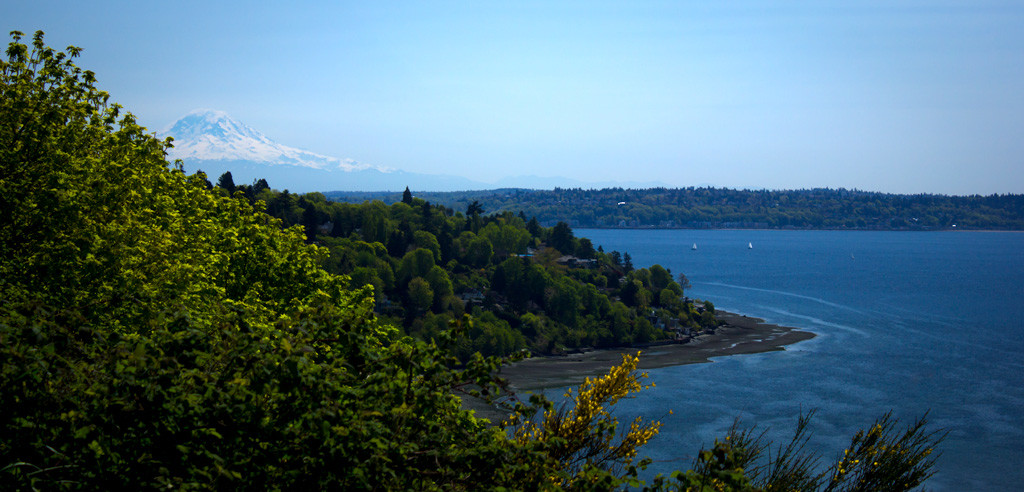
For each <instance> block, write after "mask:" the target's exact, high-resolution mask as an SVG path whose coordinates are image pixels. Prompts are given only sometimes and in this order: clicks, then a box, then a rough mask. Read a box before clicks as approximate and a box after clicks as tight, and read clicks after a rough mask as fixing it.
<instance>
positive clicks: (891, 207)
mask: <svg viewBox="0 0 1024 492" xmlns="http://www.w3.org/2000/svg"><path fill="white" fill-rule="evenodd" d="M415 194H416V196H418V197H421V198H423V199H426V200H430V201H432V202H434V203H438V204H442V205H445V206H448V207H454V208H456V209H459V208H464V207H465V206H466V205H468V204H469V203H472V202H474V201H476V202H477V203H479V204H480V205H481V206H483V207H484V208H486V209H488V210H494V211H497V212H500V211H505V210H511V211H517V212H518V211H522V212H523V213H525V214H526V215H527V216H530V217H536V218H537V220H539V221H540V222H541V224H544V225H553V224H555V223H557V222H559V221H562V222H565V223H567V224H569V225H570V226H572V227H580V228H682V229H849V230H896V231H903V230H913V231H933V230H957V229H959V230H1024V195H988V196H981V195H972V196H949V195H933V194H918V195H899V194H890V193H878V192H868V191H860V190H847V189H842V188H840V189H827V188H820V189H809V190H733V189H726V188H707V187H705V188H695V187H690V188H650V189H622V188H605V189H600V190H587V189H579V188H571V189H569V188H556V189H554V190H528V189H519V188H510V189H498V190H483V191H462V192H430V191H416V192H415ZM324 195H325V196H326V197H327V198H329V199H331V200H337V201H347V202H362V201H365V200H382V201H384V202H385V203H393V202H395V201H397V200H399V199H400V198H401V194H400V193H392V192H376V193H369V192H325V193H324Z"/></svg>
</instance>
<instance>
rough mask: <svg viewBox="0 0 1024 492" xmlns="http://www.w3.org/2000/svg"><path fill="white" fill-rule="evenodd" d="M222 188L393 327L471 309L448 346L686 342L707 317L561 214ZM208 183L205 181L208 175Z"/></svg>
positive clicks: (420, 332)
mask: <svg viewBox="0 0 1024 492" xmlns="http://www.w3.org/2000/svg"><path fill="white" fill-rule="evenodd" d="M216 181H217V185H216V187H215V188H216V190H217V191H218V192H219V193H221V194H222V195H224V196H231V195H232V194H235V193H237V194H238V196H240V197H243V198H245V199H246V200H248V201H249V202H250V203H252V204H253V205H256V204H257V203H262V204H264V206H265V207H266V211H267V213H268V214H270V215H271V216H274V217H276V218H278V219H280V220H281V224H282V226H283V227H292V226H298V227H301V228H302V230H303V231H304V232H305V235H306V238H307V241H308V242H310V243H315V244H317V245H319V246H321V247H323V248H325V249H326V250H327V252H328V255H327V256H326V257H325V259H324V261H323V264H322V265H323V267H324V268H325V269H326V270H327V271H329V272H331V273H335V274H343V275H347V276H349V277H350V278H351V282H352V285H353V287H361V286H364V285H372V286H373V288H374V293H375V300H376V302H377V306H378V310H377V311H378V315H379V316H380V317H381V318H382V319H383V320H385V321H387V322H390V323H393V324H394V325H395V326H399V327H401V328H402V330H403V333H405V334H409V335H413V336H416V337H418V338H423V339H427V340H429V339H431V338H432V337H434V336H437V334H439V333H441V332H443V331H445V330H447V326H448V323H449V321H451V320H453V319H459V318H460V317H461V316H462V315H463V314H471V315H472V316H473V319H474V327H473V329H472V330H469V332H468V333H467V334H466V337H464V338H463V339H460V340H459V341H458V344H457V348H456V354H457V355H458V356H459V357H460V358H463V359H465V358H467V357H469V356H470V355H471V354H473V353H474V352H480V353H482V354H484V355H509V354H512V353H514V352H516V351H518V350H522V349H529V350H530V351H531V352H533V353H536V354H549V355H550V354H559V353H565V352H566V351H573V350H580V349H585V348H611V347H629V346H633V345H638V344H639V345H643V344H647V343H651V342H655V341H663V340H675V341H681V342H685V341H686V340H688V339H689V338H690V337H691V336H695V335H698V334H700V333H706V332H710V331H713V330H714V329H715V327H716V326H717V324H718V323H717V320H716V319H715V316H714V306H713V305H712V304H711V303H710V302H705V301H698V302H696V303H695V302H694V301H693V300H691V299H689V298H687V297H685V296H684V288H687V287H689V282H688V280H687V279H686V276H685V275H684V274H683V273H679V274H678V276H677V277H675V276H673V274H672V272H670V271H668V270H667V269H665V268H663V267H662V266H661V265H652V266H650V267H648V268H635V267H634V265H633V264H632V261H631V258H630V255H629V253H628V252H619V251H610V252H605V251H604V250H603V248H601V246H600V245H598V246H597V247H596V248H595V245H593V244H592V243H591V241H590V240H589V239H587V238H578V237H576V236H575V235H574V233H573V231H572V229H571V228H570V227H569V226H568V225H567V224H565V223H564V222H559V223H557V224H555V225H554V226H553V227H543V226H541V225H540V224H539V222H538V220H537V219H536V218H531V219H527V218H526V216H525V215H524V214H522V213H519V214H513V213H512V212H509V211H505V212H502V213H494V214H489V213H486V211H485V210H484V209H483V208H482V207H481V206H480V205H479V203H477V202H472V203H470V204H469V205H467V207H466V209H465V213H463V212H462V211H455V210H452V209H451V208H449V207H445V206H442V205H434V204H432V203H430V202H428V201H426V200H423V199H421V198H416V197H413V196H412V194H411V193H410V192H408V191H407V192H406V193H405V194H404V196H403V197H402V199H401V200H400V201H398V202H395V203H392V204H390V205H385V204H384V203H383V202H381V201H379V200H374V201H367V202H363V203H359V204H352V203H344V202H332V201H329V200H327V199H326V198H325V196H324V195H322V194H320V193H307V194H302V195H295V194H291V193H288V192H287V191H277V190H273V189H271V188H270V186H269V185H268V183H267V182H266V181H265V180H258V181H257V182H256V183H253V184H252V185H236V184H235V183H234V180H233V178H232V176H231V174H230V173H225V174H224V175H222V176H220V177H219V178H218V179H217V180H216ZM210 187H211V189H212V188H214V187H213V185H212V184H210Z"/></svg>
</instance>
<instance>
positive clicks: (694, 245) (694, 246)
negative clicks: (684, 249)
mask: <svg viewBox="0 0 1024 492" xmlns="http://www.w3.org/2000/svg"><path fill="white" fill-rule="evenodd" d="M690 249H692V250H694V251H697V243H693V247H692V248H690Z"/></svg>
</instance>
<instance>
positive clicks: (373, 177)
mask: <svg viewBox="0 0 1024 492" xmlns="http://www.w3.org/2000/svg"><path fill="white" fill-rule="evenodd" d="M158 135H159V136H160V137H161V138H162V137H167V136H170V137H173V138H174V143H173V144H174V147H172V148H171V149H169V150H168V157H169V158H171V159H181V161H182V163H183V164H184V168H185V172H187V173H189V174H191V173H194V172H196V171H200V170H201V171H203V172H205V173H206V176H207V178H208V179H210V181H214V182H215V181H216V180H217V178H218V177H219V176H220V175H221V174H224V173H225V172H227V171H230V172H231V176H232V178H233V179H234V181H235V183H238V184H243V183H246V184H247V183H251V182H254V181H256V180H258V179H261V178H263V179H266V180H267V182H268V183H269V184H270V186H271V187H272V188H276V189H287V190H289V191H292V192H297V193H306V192H311V191H399V190H403V189H405V187H406V186H409V187H410V188H413V189H417V190H432V191H433V190H439V191H449V190H470V189H483V188H487V185H485V184H483V183H478V182H475V181H471V180H468V179H465V178H460V177H455V176H439V175H431V174H418V173H409V172H405V171H397V170H390V169H385V168H380V167H375V166H371V165H369V164H363V163H360V162H357V161H355V160H352V159H339V158H337V157H330V156H326V155H322V154H317V153H315V152H310V151H307V150H302V149H297V148H294V147H288V146H286V145H282V144H279V143H277V142H275V141H273V140H271V139H270V138H268V137H267V136H266V135H264V134H262V133H260V132H259V131H257V130H255V129H253V128H250V127H249V126H246V125H245V124H243V123H241V122H239V121H237V120H235V119H233V118H231V117H230V116H228V115H227V113H224V112H223V111H216V110H211V109H197V110H195V111H192V112H190V113H188V114H187V115H185V116H183V117H182V118H181V119H179V120H178V121H176V122H174V123H173V124H171V125H170V126H168V127H167V128H165V129H164V130H162V131H161V132H159V133H158Z"/></svg>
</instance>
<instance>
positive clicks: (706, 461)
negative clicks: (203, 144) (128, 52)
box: [0, 33, 935, 490]
mask: <svg viewBox="0 0 1024 492" xmlns="http://www.w3.org/2000/svg"><path fill="white" fill-rule="evenodd" d="M13 37H14V41H13V42H12V43H11V44H10V45H9V48H8V50H7V60H6V61H2V62H0V91H2V98H0V213H2V214H3V217H2V220H3V222H2V228H0V299H2V300H3V304H2V305H0V409H2V412H0V485H2V486H3V487H5V488H8V487H9V488H11V489H22V490H29V489H78V490H121V489H149V488H162V489H190V490H196V489H201V490H204V489H258V490H281V489H299V488H302V489H386V490H434V489H450V490H478V489H493V488H506V489H528V490H536V489H554V488H567V489H579V490H607V489H613V488H618V487H622V486H625V485H639V483H638V482H637V481H636V476H637V471H638V467H639V468H642V467H643V466H644V464H645V463H646V462H645V461H644V460H641V461H639V462H637V463H634V459H635V458H636V456H637V454H638V448H639V447H640V446H642V445H643V444H644V442H646V441H647V440H648V439H650V438H651V437H653V436H654V434H655V433H656V430H657V428H658V424H657V423H646V422H643V421H635V422H633V423H632V424H631V425H630V427H629V429H628V430H620V429H619V426H618V423H617V422H616V420H615V418H614V416H613V413H612V412H611V411H610V409H609V407H610V405H612V404H614V403H615V401H617V400H618V399H620V398H623V397H627V396H628V395H629V394H631V393H632V392H635V391H637V390H639V389H640V388H641V383H640V378H642V375H640V374H637V373H636V370H635V369H636V363H637V359H635V358H627V359H626V360H624V362H623V365H621V366H619V367H616V368H613V369H612V371H611V372H610V373H609V375H607V376H605V377H603V378H600V379H598V380H595V381H590V382H587V383H585V384H584V385H583V386H582V387H581V388H580V390H579V392H578V393H577V396H576V397H575V398H573V399H572V402H571V404H569V405H568V406H565V407H562V408H559V409H556V408H555V406H554V405H553V404H552V403H551V402H548V401H547V400H545V399H544V398H542V397H537V396H534V397H532V398H531V400H530V401H529V402H515V401H514V403H513V404H511V406H510V412H511V417H510V419H509V421H508V422H506V423H505V424H503V425H491V424H490V423H489V422H487V421H485V420H480V419H477V418H476V417H474V415H473V414H472V413H471V412H469V411H467V410H464V409H463V407H462V401H461V399H460V397H459V396H458V395H478V396H482V397H484V398H487V399H491V398H493V397H495V396H497V395H500V394H501V392H502V390H503V386H502V383H501V381H500V380H498V379H496V378H495V377H494V376H493V374H494V372H495V370H496V369H497V367H498V364H500V363H501V361H500V360H499V359H496V358H485V357H483V356H481V355H479V354H478V353H477V354H474V355H472V356H470V357H468V358H467V359H466V360H459V359H457V358H455V357H453V356H452V355H450V354H451V353H452V350H451V349H452V346H453V345H454V344H457V343H458V341H459V340H460V339H461V337H463V336H464V333H465V332H466V331H467V330H471V329H472V328H473V327H472V323H473V322H472V320H471V319H469V318H462V319H460V320H458V321H457V322H454V323H453V324H452V325H451V326H450V329H448V330H443V331H439V332H438V333H437V334H436V336H434V337H432V338H431V339H430V341H423V340H416V339H413V338H410V337H405V336H402V335H401V333H400V332H399V331H398V330H397V329H395V328H392V327H390V326H389V325H387V324H384V323H381V322H380V321H379V320H378V319H377V317H376V316H375V314H374V311H373V308H374V290H373V289H372V287H364V288H360V289H355V290H352V289H349V287H348V278H347V277H343V276H338V275H333V274H331V273H328V272H327V271H325V270H324V269H323V268H321V266H320V265H321V263H322V262H323V261H324V251H323V249H322V248H320V247H317V246H314V245H307V244H305V242H304V239H305V234H304V231H303V230H302V229H301V228H282V227H281V223H280V222H279V221H278V220H277V219H274V218H272V217H270V216H268V215H266V214H265V213H263V212H261V211H259V210H258V209H255V208H253V207H252V206H251V205H250V204H249V202H248V201H246V200H244V199H241V198H235V197H230V196H225V195H221V194H219V193H218V192H216V191H215V190H210V189H209V188H208V187H207V185H206V180H205V178H204V177H203V176H201V175H197V176H186V175H184V174H183V173H181V172H180V171H178V170H176V169H169V168H168V166H167V163H166V161H165V152H164V150H165V148H166V145H168V142H160V141H158V140H156V139H155V138H154V137H152V136H151V135H149V134H147V133H146V131H145V129H143V128H142V127H140V126H138V125H137V124H136V123H135V121H134V118H132V116H131V115H130V114H124V115H122V114H121V113H120V108H119V107H118V106H117V105H112V104H108V102H107V99H108V97H107V95H106V94H105V93H103V92H102V91H99V90H97V89H96V88H95V87H94V77H93V75H92V74H91V73H89V72H83V71H81V70H80V69H78V68H77V67H76V66H75V65H74V64H73V63H72V58H73V57H74V56H75V55H76V54H77V52H78V50H77V49H75V48H69V49H68V50H67V52H56V51H54V50H52V49H50V48H48V47H46V46H45V45H44V44H43V39H42V33H37V34H36V36H35V37H34V39H33V42H32V47H31V49H30V48H29V47H28V46H25V45H23V44H21V43H20V38H21V34H20V33H13ZM919 430H920V427H918V428H915V429H913V430H912V431H908V434H905V436H906V437H904V438H903V439H896V440H894V439H893V437H892V436H893V435H894V434H893V433H892V426H891V424H890V423H889V421H888V420H884V421H882V422H880V424H879V425H878V426H876V427H873V428H872V429H871V430H869V431H868V432H867V433H864V434H861V435H858V436H857V437H856V438H855V440H854V443H853V445H852V446H851V449H850V451H849V454H848V456H849V459H850V460H854V461H842V462H840V465H838V466H840V467H841V468H840V470H841V471H840V472H839V473H840V474H841V475H842V476H838V475H837V476H836V478H837V479H836V480H835V482H836V483H847V482H849V481H850V480H854V479H855V480H857V481H858V482H857V483H860V482H859V481H860V480H865V481H866V482H865V483H868V482H867V481H869V480H870V483H872V484H882V486H887V485H886V484H904V485H907V486H914V485H916V484H917V483H919V482H920V480H923V479H924V478H926V477H927V473H928V469H929V467H930V466H931V463H932V462H931V461H930V459H929V458H927V454H926V453H927V452H929V451H930V447H931V445H932V444H934V442H935V439H933V438H931V435H925V436H924V437H921V434H920V433H919ZM736 442H737V441H736V440H734V441H732V443H727V444H725V445H723V444H721V443H718V444H716V446H715V448H714V449H713V450H711V451H710V452H709V453H707V454H705V453H702V454H701V457H700V461H699V462H698V466H697V467H696V468H694V469H693V470H690V471H687V472H680V473H678V474H676V475H674V476H673V477H669V478H659V479H658V480H656V481H655V482H654V484H653V485H654V487H656V488H682V489H689V490H703V489H704V488H708V487H714V488H717V489H719V490H720V489H723V488H728V487H734V486H735V488H742V487H750V486H751V485H750V484H754V485H753V486H761V485H758V484H759V483H760V482H758V481H757V480H758V475H756V474H754V475H748V474H747V472H745V471H744V467H745V466H748V463H749V462H750V459H749V458H750V457H751V456H754V455H756V454H757V452H756V449H757V447H756V443H755V444H754V445H751V444H750V443H747V442H745V441H744V442H741V443H740V444H735V443H736ZM896 450H899V452H898V453H897V452H896ZM904 451H906V453H904ZM904 456H906V457H904ZM863 460H873V461H874V462H878V463H879V465H877V466H876V467H875V468H869V467H867V465H866V464H862V463H866V462H865V461H863ZM883 465H884V466H883ZM906 470H910V471H909V472H908V471H906ZM784 475H785V474H784ZM847 477H850V478H847ZM893 480H896V481H893ZM772 483H774V482H772V481H768V482H764V488H765V489H773V486H772ZM847 488H855V487H847Z"/></svg>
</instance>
